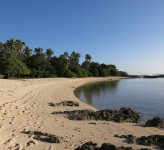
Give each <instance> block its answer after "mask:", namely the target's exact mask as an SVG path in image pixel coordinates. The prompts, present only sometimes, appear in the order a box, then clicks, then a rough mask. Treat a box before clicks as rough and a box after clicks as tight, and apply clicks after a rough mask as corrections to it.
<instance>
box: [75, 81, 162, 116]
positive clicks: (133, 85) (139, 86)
mask: <svg viewBox="0 0 164 150" xmlns="http://www.w3.org/2000/svg"><path fill="white" fill-rule="evenodd" d="M163 89H164V79H133V80H131V79H129V80H128V79H126V80H120V81H108V82H107V81H105V82H97V83H90V84H86V85H84V86H81V87H79V88H77V89H76V90H75V95H76V96H77V97H78V98H80V99H81V100H82V101H84V102H86V103H88V104H90V105H92V106H94V107H96V108H97V109H119V108H121V107H130V108H132V109H134V110H136V111H138V112H140V113H141V116H142V117H143V119H148V118H152V117H154V116H159V117H162V118H164V110H163V108H164V99H163V97H164V92H163Z"/></svg>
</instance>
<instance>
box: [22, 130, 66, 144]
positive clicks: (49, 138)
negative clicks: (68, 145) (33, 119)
mask: <svg viewBox="0 0 164 150" xmlns="http://www.w3.org/2000/svg"><path fill="white" fill-rule="evenodd" d="M21 133H23V134H30V135H34V137H33V139H36V140H39V141H42V142H47V143H61V142H62V141H63V138H62V137H59V136H56V135H53V134H48V133H42V132H40V131H25V130H24V131H22V132H21Z"/></svg>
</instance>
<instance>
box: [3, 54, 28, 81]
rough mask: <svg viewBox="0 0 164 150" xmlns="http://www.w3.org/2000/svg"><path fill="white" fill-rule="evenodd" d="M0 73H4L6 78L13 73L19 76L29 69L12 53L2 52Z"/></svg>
mask: <svg viewBox="0 0 164 150" xmlns="http://www.w3.org/2000/svg"><path fill="white" fill-rule="evenodd" d="M0 73H1V74H4V75H5V76H6V78H8V77H10V76H11V77H12V76H15V75H18V77H20V75H22V74H29V73H30V70H29V69H28V68H27V66H26V65H25V64H24V63H23V62H21V61H20V60H18V59H17V58H16V57H15V56H14V55H13V54H11V53H4V52H2V53H1V54H0Z"/></svg>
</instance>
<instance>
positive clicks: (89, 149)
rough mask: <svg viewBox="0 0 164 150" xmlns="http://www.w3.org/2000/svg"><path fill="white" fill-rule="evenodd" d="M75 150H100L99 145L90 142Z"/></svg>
mask: <svg viewBox="0 0 164 150" xmlns="http://www.w3.org/2000/svg"><path fill="white" fill-rule="evenodd" d="M75 150H99V148H98V147H97V143H93V142H92V141H89V142H86V143H84V144H83V145H82V146H79V147H78V148H76V149H75Z"/></svg>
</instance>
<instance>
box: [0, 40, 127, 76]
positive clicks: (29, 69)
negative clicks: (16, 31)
mask: <svg viewBox="0 0 164 150" xmlns="http://www.w3.org/2000/svg"><path fill="white" fill-rule="evenodd" d="M80 57H81V55H80V53H77V52H75V51H73V52H72V53H71V54H69V53H68V52H64V53H63V54H61V55H60V56H59V57H57V56H55V55H54V52H53V50H52V49H46V50H45V52H44V51H43V49H42V48H40V47H38V48H35V49H34V50H32V49H30V48H29V47H28V46H27V45H26V44H25V42H22V41H21V40H19V39H16V40H14V39H9V40H7V41H6V42H5V43H2V42H0V74H1V75H4V78H11V77H18V78H20V77H22V78H23V77H28V78H44V77H45V78H46V77H68V78H73V77H105V76H124V77H126V76H128V74H127V73H126V72H124V71H118V69H117V68H116V66H115V65H111V64H110V65H108V64H104V63H102V64H100V63H98V62H94V61H92V56H91V55H90V54H86V55H85V61H84V62H83V63H82V64H80V63H79V62H80Z"/></svg>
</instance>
